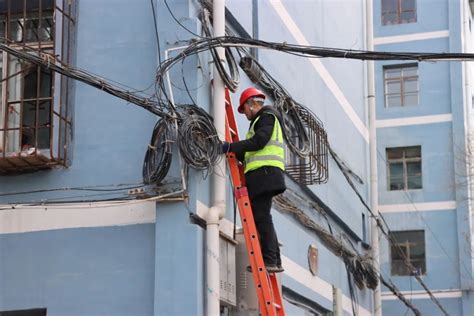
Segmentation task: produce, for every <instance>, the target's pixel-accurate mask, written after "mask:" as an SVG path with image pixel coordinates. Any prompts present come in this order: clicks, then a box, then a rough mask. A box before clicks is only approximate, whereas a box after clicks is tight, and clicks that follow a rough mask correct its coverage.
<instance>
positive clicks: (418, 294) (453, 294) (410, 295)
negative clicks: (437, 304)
mask: <svg viewBox="0 0 474 316" xmlns="http://www.w3.org/2000/svg"><path fill="white" fill-rule="evenodd" d="M431 292H432V293H433V295H434V297H436V298H460V297H462V292H461V290H431ZM402 294H403V295H404V296H405V298H406V299H408V300H411V299H413V300H422V299H430V296H429V295H428V293H426V292H425V291H413V292H411V291H403V292H402ZM382 300H384V301H385V300H387V301H388V300H398V297H396V296H395V295H393V294H392V292H383V293H382Z"/></svg>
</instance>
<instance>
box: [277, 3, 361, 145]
mask: <svg viewBox="0 0 474 316" xmlns="http://www.w3.org/2000/svg"><path fill="white" fill-rule="evenodd" d="M269 3H270V4H271V5H272V6H273V8H274V9H275V11H276V13H277V14H278V15H279V16H280V19H281V20H282V22H283V23H284V24H285V26H286V27H287V28H288V30H289V31H290V33H291V35H292V36H293V37H294V38H295V40H296V42H297V43H298V44H299V45H306V46H308V45H310V44H309V42H308V40H307V39H306V38H305V37H304V35H303V33H302V32H301V30H300V29H299V28H298V26H297V25H296V23H295V21H294V20H293V18H292V17H291V15H290V14H289V13H288V11H287V10H286V9H285V7H284V5H283V3H282V2H281V0H272V1H270V2H269ZM307 60H308V61H309V62H310V63H311V65H312V66H313V68H314V69H315V70H316V72H317V73H318V74H319V76H320V77H321V79H322V80H323V81H324V83H325V84H326V86H327V87H328V89H329V90H330V91H331V93H332V94H333V95H334V97H335V98H336V100H337V102H338V103H339V104H340V105H341V107H342V109H343V110H344V112H345V113H346V115H347V116H348V117H349V119H350V120H351V121H352V123H353V124H354V126H355V127H356V129H357V130H358V131H359V133H360V134H361V135H362V137H363V138H364V139H365V141H366V142H368V141H369V131H368V129H367V127H366V126H365V124H364V123H363V122H362V120H361V119H360V118H359V116H358V115H357V113H356V112H355V111H354V109H353V108H352V105H351V104H350V103H349V101H348V100H347V98H346V97H345V95H344V93H343V92H342V91H341V89H340V88H339V86H338V85H337V83H336V81H335V80H334V78H333V77H332V76H331V74H330V73H329V71H328V70H327V69H326V67H324V65H323V63H322V62H321V61H320V60H319V59H316V58H307Z"/></svg>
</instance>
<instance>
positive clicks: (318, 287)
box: [281, 255, 372, 316]
mask: <svg viewBox="0 0 474 316" xmlns="http://www.w3.org/2000/svg"><path fill="white" fill-rule="evenodd" d="M281 260H282V265H283V267H284V268H285V272H284V273H285V275H287V276H289V277H290V278H292V279H293V280H295V281H297V282H298V283H300V284H302V285H304V286H305V287H307V288H308V289H310V290H312V291H314V292H316V293H318V294H319V295H321V296H322V297H324V298H326V299H327V300H329V301H330V302H333V295H332V285H331V284H330V283H328V282H326V281H324V280H323V279H321V278H319V277H317V276H314V275H312V274H311V272H309V270H308V269H305V268H303V267H302V266H300V265H299V264H297V263H296V262H294V261H292V260H291V259H290V258H288V257H286V256H283V255H282V256H281ZM342 307H343V309H344V310H345V311H346V312H348V313H349V314H352V305H351V299H350V298H349V297H347V296H345V295H343V296H342ZM358 307H359V315H361V316H370V315H372V313H370V312H369V311H368V310H367V309H365V308H363V307H362V306H360V305H359V306H358Z"/></svg>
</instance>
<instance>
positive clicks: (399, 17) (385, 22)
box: [380, 0, 418, 26]
mask: <svg viewBox="0 0 474 316" xmlns="http://www.w3.org/2000/svg"><path fill="white" fill-rule="evenodd" d="M384 1H393V2H396V4H397V11H385V12H384V11H383V10H384V5H383V2H384ZM403 1H406V0H382V1H381V2H380V11H381V15H380V18H381V22H382V25H383V26H386V25H399V24H409V23H416V22H418V6H417V0H413V2H414V9H413V10H403V7H402V3H403ZM409 12H413V19H414V20H413V21H407V22H404V21H403V20H402V15H403V13H409ZM389 14H396V21H395V22H394V23H389V21H388V20H384V17H385V16H386V15H389ZM390 22H392V21H390Z"/></svg>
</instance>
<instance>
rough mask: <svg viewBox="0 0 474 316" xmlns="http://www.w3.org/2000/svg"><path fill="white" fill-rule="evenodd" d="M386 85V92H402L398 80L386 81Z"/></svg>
mask: <svg viewBox="0 0 474 316" xmlns="http://www.w3.org/2000/svg"><path fill="white" fill-rule="evenodd" d="M386 87H387V94H394V93H398V94H400V93H401V92H402V89H401V86H400V81H391V82H387V85H386Z"/></svg>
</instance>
